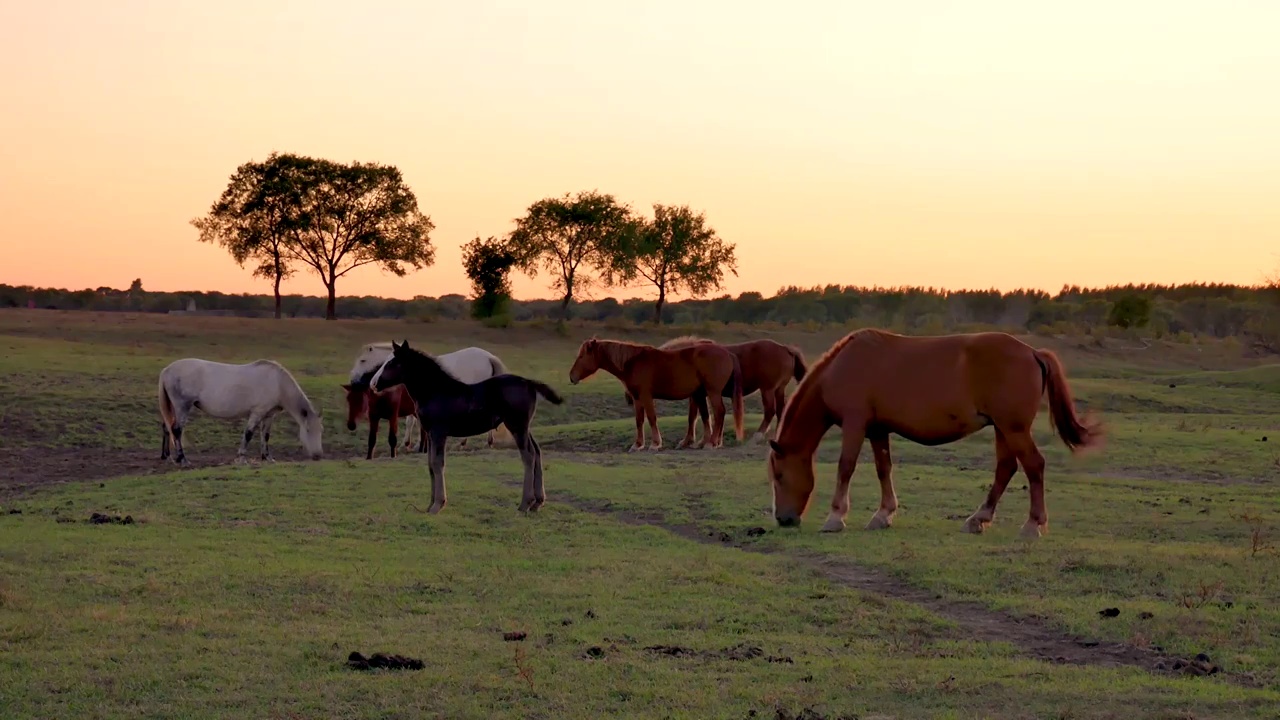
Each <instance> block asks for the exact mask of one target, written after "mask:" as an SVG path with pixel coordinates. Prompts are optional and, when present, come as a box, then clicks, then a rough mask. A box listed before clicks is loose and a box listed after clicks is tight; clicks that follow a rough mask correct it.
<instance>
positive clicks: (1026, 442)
mask: <svg viewBox="0 0 1280 720" xmlns="http://www.w3.org/2000/svg"><path fill="white" fill-rule="evenodd" d="M1046 391H1047V392H1048V396H1049V419H1050V422H1051V424H1052V425H1053V427H1054V429H1055V430H1056V432H1057V434H1058V437H1059V438H1061V439H1062V441H1063V442H1064V443H1065V444H1066V446H1067V447H1068V448H1070V449H1071V451H1072V452H1073V453H1075V452H1079V451H1081V450H1085V449H1088V448H1092V447H1100V446H1101V443H1102V440H1103V429H1102V426H1101V425H1100V424H1097V423H1090V422H1087V421H1085V420H1081V418H1080V417H1079V416H1077V415H1076V411H1075V406H1074V404H1073V401H1072V398H1071V390H1070V388H1069V387H1068V386H1067V378H1066V373H1065V371H1064V370H1063V368H1062V363H1061V362H1060V361H1059V360H1058V358H1057V356H1056V355H1054V354H1053V353H1052V352H1050V351H1048V350H1037V349H1035V348H1032V347H1031V346H1029V345H1027V344H1026V343H1023V342H1022V341H1021V340H1018V339H1017V338H1015V337H1013V336H1012V335H1007V334H1005V333H995V332H988V333H974V334H967V335H943V336H934V337H905V336H902V335H896V334H894V333H890V332H885V331H882V330H875V329H863V330H858V331H855V332H853V333H850V334H849V335H846V336H845V337H844V338H843V339H841V340H839V341H837V342H836V343H835V344H834V345H832V346H831V348H830V349H829V350H827V352H826V353H825V354H824V355H823V356H822V357H821V358H820V359H819V360H818V361H817V362H816V363H814V365H813V367H812V368H811V369H810V371H809V374H808V376H807V377H806V378H805V379H804V380H803V381H802V382H801V383H800V386H799V387H798V388H796V391H795V392H794V393H792V395H791V399H790V401H788V403H787V406H786V407H785V408H783V410H782V419H781V421H780V422H779V427H778V437H777V438H776V439H775V440H770V441H769V455H768V458H767V460H766V467H767V469H768V475H769V479H770V482H771V484H772V486H773V514H774V518H775V519H776V520H777V522H778V524H779V525H780V526H782V527H791V526H797V525H799V524H800V518H801V517H803V516H804V513H805V511H806V510H807V509H808V505H809V500H810V497H811V495H812V494H813V485H814V452H815V451H816V450H817V448H818V443H819V441H821V440H822V436H823V435H824V434H825V433H826V432H827V430H828V429H830V428H831V426H832V425H839V426H840V430H841V433H842V436H843V443H842V446H841V451H840V462H839V468H838V470H837V472H836V491H835V495H834V496H833V497H832V499H831V514H830V516H829V517H828V518H827V522H826V524H825V525H823V526H822V530H823V532H839V531H841V530H843V529H844V527H845V517H846V516H848V514H849V480H850V478H851V477H852V476H853V471H854V468H855V466H856V465H857V462H858V453H859V452H860V451H861V449H862V441H863V440H864V439H866V440H870V441H871V449H872V452H873V455H874V458H875V464H876V476H877V477H878V478H879V480H880V508H879V509H878V510H877V511H876V513H875V515H873V516H872V518H871V520H870V522H868V523H867V525H866V529H868V530H877V529H880V528H886V527H889V525H890V524H892V522H893V514H894V512H895V511H896V510H897V509H898V498H897V494H896V493H895V492H894V489H893V475H892V470H893V466H892V460H891V459H890V456H889V434H890V433H896V434H897V435H899V436H901V437H904V438H906V439H908V440H911V441H912V442H916V443H920V444H921V445H928V446H935V445H943V444H946V443H951V442H955V441H957V440H960V439H961V438H964V437H967V436H969V435H972V434H973V433H976V432H978V431H979V430H981V429H982V428H984V427H987V426H988V425H990V426H993V427H994V428H995V436H996V437H995V439H996V448H995V449H996V453H995V454H996V467H995V482H994V483H992V485H991V490H990V492H988V493H987V498H986V501H984V502H983V503H982V505H981V506H980V507H979V508H978V510H977V511H976V512H974V513H973V515H971V516H970V517H969V518H968V520H966V521H965V523H964V530H965V531H967V532H973V533H981V532H983V531H984V530H986V528H987V527H988V526H989V525H990V524H991V521H992V520H993V519H994V518H995V512H996V503H998V502H999V501H1000V496H1001V495H1002V494H1003V493H1004V490H1005V487H1006V486H1008V484H1009V480H1010V479H1011V478H1012V477H1013V474H1014V473H1015V472H1017V470H1018V464H1019V463H1021V464H1022V471H1023V472H1024V473H1025V474H1026V476H1027V483H1028V485H1029V486H1030V500H1031V510H1030V514H1029V517H1028V518H1027V522H1026V524H1024V525H1023V526H1022V536H1023V537H1026V538H1036V537H1039V536H1040V535H1041V534H1042V533H1043V532H1047V531H1048V526H1049V516H1048V513H1047V512H1046V510H1045V505H1044V466H1045V462H1044V455H1042V454H1041V453H1040V450H1039V448H1037V447H1036V443H1035V440H1034V439H1033V438H1032V436H1031V425H1032V422H1033V421H1034V420H1035V417H1036V414H1037V412H1038V411H1039V409H1040V399H1041V397H1042V396H1043V395H1044V393H1045V392H1046Z"/></svg>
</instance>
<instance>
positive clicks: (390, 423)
mask: <svg viewBox="0 0 1280 720" xmlns="http://www.w3.org/2000/svg"><path fill="white" fill-rule="evenodd" d="M399 425H400V418H398V417H396V414H395V413H394V412H392V413H391V417H390V418H389V419H388V420H387V445H388V446H389V447H390V448H391V457H393V458H394V457H395V456H396V429H397V428H398V427H399Z"/></svg>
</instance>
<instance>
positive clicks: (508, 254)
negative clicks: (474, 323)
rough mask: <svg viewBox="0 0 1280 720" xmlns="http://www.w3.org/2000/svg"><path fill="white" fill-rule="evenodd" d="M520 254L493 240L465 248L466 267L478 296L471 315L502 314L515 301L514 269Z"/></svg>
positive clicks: (495, 239)
mask: <svg viewBox="0 0 1280 720" xmlns="http://www.w3.org/2000/svg"><path fill="white" fill-rule="evenodd" d="M516 260H517V258H516V255H515V253H514V252H512V250H511V247H510V245H508V244H507V243H506V242H504V241H502V240H500V239H498V238H494V237H490V238H489V239H488V240H481V239H480V237H479V236H476V239H475V240H472V241H471V242H469V243H467V244H466V245H463V246H462V268H463V270H465V271H466V273H467V277H468V278H469V279H470V280H471V290H472V292H473V293H474V295H475V296H474V297H473V298H472V300H471V314H472V316H473V317H476V318H481V319H483V318H488V317H493V316H495V315H501V314H502V313H503V312H504V311H505V309H506V306H507V304H508V303H509V302H510V300H511V278H510V274H511V268H513V267H515V265H516Z"/></svg>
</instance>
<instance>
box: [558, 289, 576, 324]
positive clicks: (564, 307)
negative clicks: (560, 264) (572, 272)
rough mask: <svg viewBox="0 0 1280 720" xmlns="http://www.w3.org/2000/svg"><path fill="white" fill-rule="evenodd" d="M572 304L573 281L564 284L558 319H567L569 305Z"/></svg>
mask: <svg viewBox="0 0 1280 720" xmlns="http://www.w3.org/2000/svg"><path fill="white" fill-rule="evenodd" d="M572 302H573V281H569V282H567V283H565V284H564V297H563V298H562V299H561V300H560V317H561V319H563V320H568V319H569V304H570V303H572Z"/></svg>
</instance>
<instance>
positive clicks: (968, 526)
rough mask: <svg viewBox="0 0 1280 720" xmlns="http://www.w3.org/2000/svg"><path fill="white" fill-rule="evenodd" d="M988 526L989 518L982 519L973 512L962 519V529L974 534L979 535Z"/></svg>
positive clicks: (989, 524) (989, 523)
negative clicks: (965, 518)
mask: <svg viewBox="0 0 1280 720" xmlns="http://www.w3.org/2000/svg"><path fill="white" fill-rule="evenodd" d="M990 526H991V520H990V519H987V520H983V519H981V518H979V517H978V515H977V514H976V513H975V514H973V515H970V516H969V518H968V519H967V520H965V521H964V528H963V529H964V531H965V532H967V533H973V534H974V535H981V534H982V533H984V532H986V531H987V528H988V527H990Z"/></svg>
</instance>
